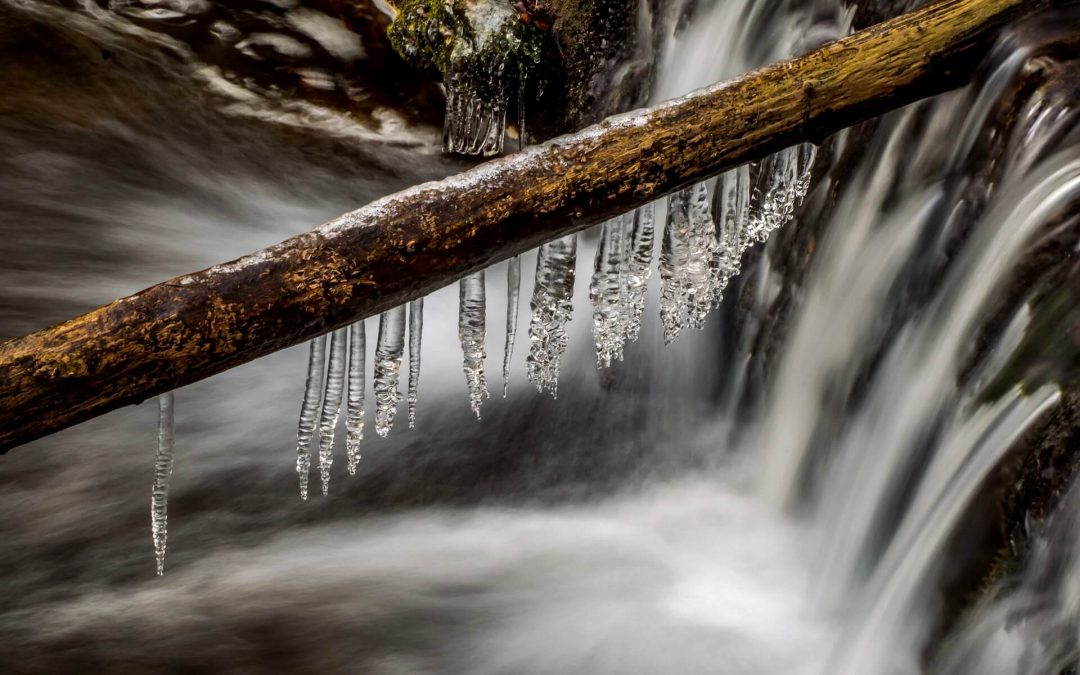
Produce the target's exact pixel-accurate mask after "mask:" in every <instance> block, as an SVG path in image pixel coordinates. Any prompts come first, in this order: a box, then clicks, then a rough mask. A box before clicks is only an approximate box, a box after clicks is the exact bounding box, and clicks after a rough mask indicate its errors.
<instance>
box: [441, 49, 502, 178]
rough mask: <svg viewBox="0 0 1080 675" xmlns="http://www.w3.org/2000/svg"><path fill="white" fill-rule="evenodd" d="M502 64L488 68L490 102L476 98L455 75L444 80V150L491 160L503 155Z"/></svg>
mask: <svg viewBox="0 0 1080 675" xmlns="http://www.w3.org/2000/svg"><path fill="white" fill-rule="evenodd" d="M505 69H506V62H505V61H496V62H493V63H492V64H491V65H490V69H489V71H488V73H487V77H488V83H487V88H488V89H489V90H490V91H491V92H493V93H492V94H491V100H484V99H480V98H479V97H477V95H476V94H475V93H474V91H473V90H472V88H471V87H470V86H469V85H468V84H466V82H467V78H466V77H463V76H462V75H460V74H457V73H450V74H449V75H448V76H447V77H446V83H445V86H446V117H445V118H443V151H444V152H455V153H459V154H463V155H483V156H484V157H491V156H493V155H497V154H499V153H501V152H502V149H503V140H504V138H505V136H506V102H507V101H506V99H507V93H506V84H507V83H506V81H505V79H504V71H505Z"/></svg>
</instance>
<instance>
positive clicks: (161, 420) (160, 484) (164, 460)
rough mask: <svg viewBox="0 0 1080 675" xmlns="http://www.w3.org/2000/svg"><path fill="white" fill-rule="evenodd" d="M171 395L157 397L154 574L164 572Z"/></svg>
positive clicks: (171, 437)
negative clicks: (155, 566) (155, 563)
mask: <svg viewBox="0 0 1080 675" xmlns="http://www.w3.org/2000/svg"><path fill="white" fill-rule="evenodd" d="M174 406H175V396H174V394H173V392H171V391H170V392H169V393H167V394H162V395H161V396H159V397H158V441H157V452H156V453H155V455H154V487H153V490H152V491H151V493H150V529H151V533H152V534H153V537H154V557H155V558H156V559H157V575H158V576H159V577H160V576H161V575H163V574H164V573H165V544H166V540H167V539H168V525H169V514H168V509H169V479H170V478H172V472H173V461H174V459H175V456H176V441H175V438H176V434H175V412H174Z"/></svg>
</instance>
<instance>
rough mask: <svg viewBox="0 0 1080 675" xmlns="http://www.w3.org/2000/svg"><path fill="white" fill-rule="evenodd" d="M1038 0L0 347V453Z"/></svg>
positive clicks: (526, 242)
mask: <svg viewBox="0 0 1080 675" xmlns="http://www.w3.org/2000/svg"><path fill="white" fill-rule="evenodd" d="M1047 4H1050V3H1049V2H1044V1H1042V0H944V1H942V2H939V3H936V4H932V5H931V6H929V7H926V8H923V9H921V10H918V11H915V12H912V13H910V14H907V15H904V16H901V17H898V18H897V19H894V20H891V21H888V22H885V23H882V24H879V25H877V26H874V27H872V28H870V29H867V30H865V31H862V32H860V33H857V34H855V35H852V36H850V37H848V38H846V39H843V40H840V41H838V42H835V43H832V44H829V45H826V46H825V47H823V48H821V49H819V50H817V51H814V52H812V53H810V54H807V55H806V56H803V57H800V58H797V59H794V60H791V61H786V62H782V63H778V64H775V65H772V66H769V67H767V68H764V69H762V70H759V71H756V72H753V73H750V74H749V75H746V76H744V77H742V78H739V79H737V80H734V81H732V82H729V83H726V84H722V85H718V86H714V87H711V88H709V89H706V90H702V91H700V92H697V93H695V94H693V95H691V96H689V97H686V98H684V99H680V100H678V101H674V102H671V103H668V104H665V105H662V106H660V107H658V108H656V109H653V110H650V111H644V112H637V113H633V114H630V115H626V116H620V117H617V118H612V119H609V120H606V121H604V122H603V123H601V124H600V125H598V126H596V127H592V128H589V129H586V130H585V131H582V132H580V133H578V134H574V135H570V136H565V137H561V138H558V139H555V140H553V141H551V142H549V143H546V144H544V145H542V146H536V147H532V148H528V149H526V150H525V151H524V152H521V153H519V154H516V155H512V156H509V157H506V158H503V159H499V160H496V161H493V162H489V163H487V164H484V165H481V166H479V167H476V168H475V169H473V170H471V171H467V172H465V173H463V174H460V175H458V176H454V177H451V178H448V179H446V180H443V181H440V182H437V183H429V184H426V185H421V186H418V187H416V188H413V189H410V190H407V191H404V192H401V193H398V194H395V195H391V196H389V197H387V198H384V199H382V200H379V201H377V202H375V203H373V204H370V205H368V206H365V207H363V208H360V209H358V210H356V211H353V212H351V213H348V214H346V215H343V216H341V217H339V218H337V219H336V220H333V221H331V222H329V223H327V224H325V225H323V226H321V227H319V228H317V229H315V230H313V231H311V232H307V233H305V234H301V235H299V236H297V237H294V238H292V239H289V240H287V241H284V242H282V243H280V244H278V245H276V246H273V247H270V248H268V249H265V250H263V251H259V252H257V253H254V254H251V255H249V256H246V257H244V258H240V259H238V260H235V261H232V262H230V263H225V264H222V265H218V266H215V267H212V268H210V269H207V270H203V271H201V272H197V273H195V274H191V275H187V276H183V277H178V278H176V279H172V280H171V281H166V282H163V283H161V284H158V285H156V286H152V287H150V288H148V289H146V290H144V291H141V292H139V293H137V294H135V295H132V296H129V297H127V298H122V299H120V300H117V301H115V302H113V303H111V304H109V305H106V306H104V307H101V308H99V309H96V310H94V311H91V312H89V313H87V314H84V315H82V316H79V317H76V318H74V319H71V320H69V321H67V322H65V323H62V324H59V325H57V326H53V327H51V328H47V329H45V330H41V331H38V332H35V333H32V334H30V335H27V336H24V337H21V338H16V339H14V340H10V341H8V342H5V343H3V344H0V453H2V452H6V451H7V450H8V449H10V448H12V447H14V446H16V445H19V444H22V443H25V442H27V441H30V440H33V439H35V438H39V437H41V436H44V435H47V434H49V433H52V432H54V431H57V430H60V429H63V428H65V427H69V426H72V425H74V424H77V423H79V422H81V421H83V420H86V419H89V418H91V417H94V416H97V415H101V414H103V413H105V412H108V411H110V410H113V409H115V408H118V407H120V406H123V405H127V404H131V403H137V402H139V401H141V400H143V399H145V398H147V397H150V396H153V395H156V394H160V393H162V392H165V391H169V390H171V389H175V388H177V387H180V386H183V385H185V384H190V383H192V382H195V381H198V380H201V379H203V378H206V377H209V376H211V375H214V374H215V373H219V372H221V371H224V370H227V369H229V368H233V367H235V366H238V365H240V364H242V363H246V362H248V361H251V360H253V359H256V358H258V357H260V356H263V355H265V354H269V353H271V352H274V351H277V350H279V349H284V348H286V347H289V346H291V345H294V344H297V343H300V342H303V341H304V340H307V339H310V338H312V337H315V336H317V335H319V334H322V333H325V332H326V331H329V330H332V329H334V328H337V327H340V326H343V325H346V324H348V323H351V322H353V321H356V320H358V319H362V318H364V317H368V316H372V315H375V314H378V313H379V312H382V311H384V310H387V309H390V308H391V307H394V306H396V305H399V304H401V303H403V302H406V301H408V300H410V299H413V298H417V297H421V296H423V295H425V294H427V293H429V292H431V291H433V290H435V289H437V288H440V287H442V286H444V285H446V284H448V283H451V282H453V281H454V280H456V279H458V278H460V277H462V276H464V275H465V274H468V273H469V272H472V271H475V270H479V269H483V268H485V267H487V266H489V265H491V264H493V263H496V262H498V261H500V260H504V259H506V258H509V257H511V256H513V255H516V254H518V253H522V252H524V251H527V250H529V249H531V248H533V247H535V246H537V245H538V244H540V243H541V242H543V241H545V240H549V239H552V238H554V237H558V236H562V235H565V234H568V233H570V232H574V231H577V230H581V229H583V228H585V227H588V226H590V225H593V224H595V223H598V222H601V221H603V220H605V219H607V218H609V217H612V216H614V215H617V214H619V213H623V212H625V211H627V210H629V209H632V208H634V207H637V206H640V205H643V204H646V203H648V202H650V201H652V200H654V199H656V198H658V197H661V196H663V195H665V194H668V193H670V192H672V191H674V190H677V189H679V188H681V187H685V186H687V185H690V184H692V183H694V182H696V181H699V180H702V179H704V178H706V177H708V176H711V175H715V174H717V173H719V172H721V171H724V170H727V169H730V168H733V167H735V166H738V165H740V164H742V163H745V162H747V161H751V160H754V159H759V158H761V157H764V156H766V155H768V154H769V153H772V152H775V151H777V150H780V149H782V148H785V147H788V146H791V145H793V144H795V143H798V142H802V141H821V140H823V139H824V138H825V137H826V136H828V135H829V134H832V133H834V132H836V131H838V130H840V129H842V128H844V127H846V126H848V125H850V124H852V123H855V122H857V121H860V120H864V119H868V118H871V117H874V116H878V115H881V114H883V113H885V112H888V111H889V110H892V109H894V108H897V107H899V106H902V105H904V104H907V103H909V102H912V101H914V100H917V99H919V98H923V97H926V96H931V95H934V94H938V93H941V92H943V91H946V90H949V89H952V88H955V87H957V86H960V85H962V84H964V83H966V82H967V81H968V80H969V79H970V77H971V75H972V74H973V72H974V70H975V68H976V66H977V64H978V62H979V60H980V59H981V58H982V56H983V55H984V54H985V53H986V50H987V48H988V47H989V45H990V44H991V42H992V40H993V38H994V37H995V35H996V30H997V29H998V28H1000V27H1001V26H1002V25H1003V24H1005V23H1006V22H1008V21H1010V20H1012V19H1013V18H1016V17H1017V16H1019V15H1021V14H1023V13H1025V12H1030V11H1032V10H1035V9H1038V8H1040V7H1041V6H1044V5H1047Z"/></svg>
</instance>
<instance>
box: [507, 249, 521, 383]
mask: <svg viewBox="0 0 1080 675" xmlns="http://www.w3.org/2000/svg"><path fill="white" fill-rule="evenodd" d="M520 302H521V256H517V255H516V256H514V257H513V258H510V261H509V262H508V263H507V265H506V343H505V344H504V346H503V398H506V395H507V394H508V393H509V391H510V359H511V358H512V357H513V355H514V341H515V339H517V324H518V305H519V304H520Z"/></svg>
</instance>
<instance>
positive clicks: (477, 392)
mask: <svg viewBox="0 0 1080 675" xmlns="http://www.w3.org/2000/svg"><path fill="white" fill-rule="evenodd" d="M460 292H461V298H460V305H459V307H458V337H459V338H461V351H462V352H463V353H464V355H465V363H464V367H465V383H466V385H468V388H469V406H470V407H471V408H472V411H473V412H474V413H476V418H477V419H480V404H481V403H483V401H484V399H485V398H487V397H488V396H490V394H489V393H488V388H487V380H486V379H485V378H484V359H485V358H487V352H485V351H484V339H485V337H486V330H487V327H486V317H485V313H486V311H487V309H486V299H485V297H484V296H485V293H484V273H483V272H482V271H480V272H476V273H475V274H470V275H469V276H467V277H465V278H464V279H462V280H461V286H460Z"/></svg>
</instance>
